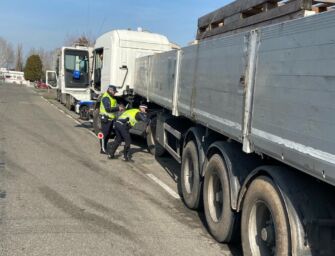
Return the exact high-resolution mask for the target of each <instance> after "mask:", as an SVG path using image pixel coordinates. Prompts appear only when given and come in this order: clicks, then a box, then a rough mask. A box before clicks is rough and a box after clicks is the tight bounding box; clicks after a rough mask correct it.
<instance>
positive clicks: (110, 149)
mask: <svg viewBox="0 0 335 256" xmlns="http://www.w3.org/2000/svg"><path fill="white" fill-rule="evenodd" d="M117 147H118V145H117V144H115V143H114V142H113V143H111V144H110V145H109V147H108V158H109V159H113V158H115V151H116V149H117Z"/></svg>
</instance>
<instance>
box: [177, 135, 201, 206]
mask: <svg viewBox="0 0 335 256" xmlns="http://www.w3.org/2000/svg"><path fill="white" fill-rule="evenodd" d="M180 176H181V179H180V181H181V190H182V194H183V199H184V202H185V204H186V206H187V207H188V208H190V209H197V208H198V207H199V202H200V195H201V185H200V171H199V157H198V151H197V148H196V145H195V143H194V142H193V141H192V140H191V141H189V142H188V143H187V144H186V146H185V148H184V150H183V157H182V163H181V175H180Z"/></svg>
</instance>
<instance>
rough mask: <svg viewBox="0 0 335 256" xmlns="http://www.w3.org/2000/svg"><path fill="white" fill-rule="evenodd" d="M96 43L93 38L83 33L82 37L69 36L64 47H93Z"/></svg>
mask: <svg viewBox="0 0 335 256" xmlns="http://www.w3.org/2000/svg"><path fill="white" fill-rule="evenodd" d="M94 41H95V40H94V38H93V36H91V35H88V34H86V33H82V34H81V35H67V36H66V37H65V40H64V45H66V46H73V45H76V44H79V45H84V46H93V45H94Z"/></svg>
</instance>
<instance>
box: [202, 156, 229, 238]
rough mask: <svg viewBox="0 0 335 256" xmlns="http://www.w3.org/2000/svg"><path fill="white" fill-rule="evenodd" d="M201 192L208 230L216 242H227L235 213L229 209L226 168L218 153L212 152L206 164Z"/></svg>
mask: <svg viewBox="0 0 335 256" xmlns="http://www.w3.org/2000/svg"><path fill="white" fill-rule="evenodd" d="M203 193H204V210H205V216H206V221H207V225H208V229H209V232H210V233H211V234H212V236H213V237H214V238H215V239H216V240H217V241H218V242H229V241H230V240H231V238H232V234H233V230H234V223H235V213H234V212H233V210H232V209H231V202H230V186H229V178H228V173H227V168H226V165H225V163H224V160H223V159H222V157H221V156H220V155H219V154H214V155H213V156H212V157H211V158H210V160H209V162H208V164H207V166H206V170H205V181H204V191H203Z"/></svg>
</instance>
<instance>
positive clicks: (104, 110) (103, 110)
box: [100, 92, 117, 120]
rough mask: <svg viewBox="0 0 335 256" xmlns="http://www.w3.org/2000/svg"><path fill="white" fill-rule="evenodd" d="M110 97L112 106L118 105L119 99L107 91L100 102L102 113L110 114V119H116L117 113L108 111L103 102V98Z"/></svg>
mask: <svg viewBox="0 0 335 256" xmlns="http://www.w3.org/2000/svg"><path fill="white" fill-rule="evenodd" d="M104 98H108V99H109V101H110V106H111V108H115V107H116V106H117V101H116V99H114V98H113V97H112V96H110V95H109V94H108V92H105V93H104V94H103V95H102V97H101V103H100V115H105V116H108V119H110V120H113V119H115V117H116V115H115V113H109V112H107V111H106V109H105V106H104V104H103V99H104Z"/></svg>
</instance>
